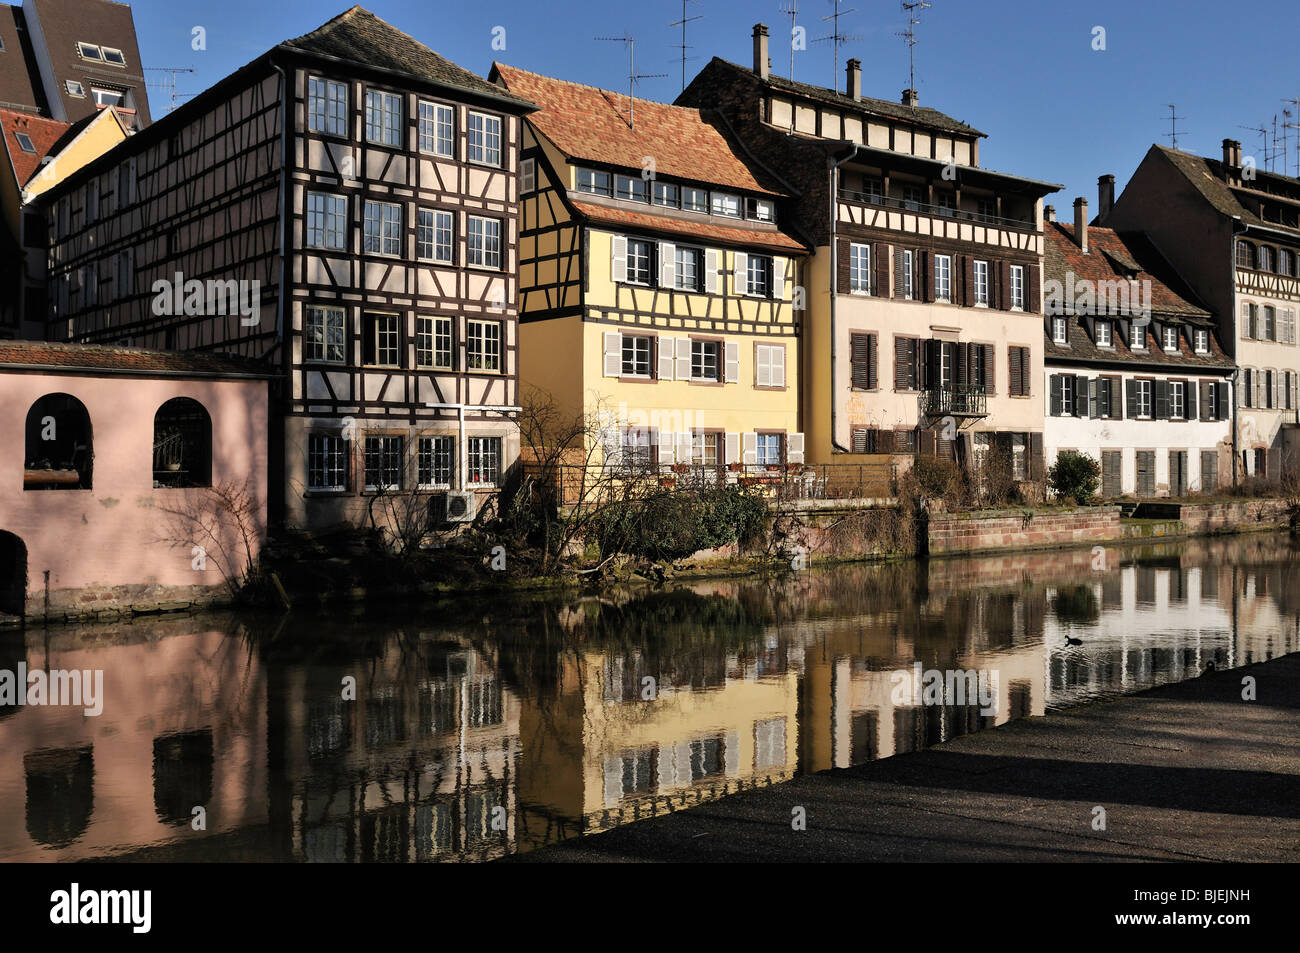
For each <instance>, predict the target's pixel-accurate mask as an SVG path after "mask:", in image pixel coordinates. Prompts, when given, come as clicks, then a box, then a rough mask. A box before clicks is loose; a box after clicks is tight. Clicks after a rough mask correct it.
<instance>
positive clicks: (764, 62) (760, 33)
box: [754, 23, 772, 79]
mask: <svg viewBox="0 0 1300 953" xmlns="http://www.w3.org/2000/svg"><path fill="white" fill-rule="evenodd" d="M767 37H768V33H767V24H766V23H755V24H754V72H755V73H757V74H758V75H759V77H761V78H762V79H767V78H768V77H769V76H771V75H772V61H771V60H770V59H769V58H768V55H767Z"/></svg>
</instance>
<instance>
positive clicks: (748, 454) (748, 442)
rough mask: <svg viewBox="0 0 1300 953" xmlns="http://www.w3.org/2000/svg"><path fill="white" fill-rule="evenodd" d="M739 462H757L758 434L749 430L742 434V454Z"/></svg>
mask: <svg viewBox="0 0 1300 953" xmlns="http://www.w3.org/2000/svg"><path fill="white" fill-rule="evenodd" d="M741 463H758V434H756V433H752V432H751V433H747V434H745V435H744V456H743V457H742V458H741Z"/></svg>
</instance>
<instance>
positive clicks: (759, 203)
mask: <svg viewBox="0 0 1300 953" xmlns="http://www.w3.org/2000/svg"><path fill="white" fill-rule="evenodd" d="M745 217H746V218H749V219H752V220H753V221H755V222H774V221H776V203H775V202H772V201H771V200H769V199H745Z"/></svg>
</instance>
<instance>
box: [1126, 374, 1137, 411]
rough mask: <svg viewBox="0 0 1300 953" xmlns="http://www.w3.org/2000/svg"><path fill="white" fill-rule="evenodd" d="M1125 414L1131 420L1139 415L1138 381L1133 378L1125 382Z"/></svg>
mask: <svg viewBox="0 0 1300 953" xmlns="http://www.w3.org/2000/svg"><path fill="white" fill-rule="evenodd" d="M1124 416H1125V417H1127V418H1128V419H1129V420H1132V419H1134V418H1135V417H1137V382H1136V381H1134V380H1132V379H1131V378H1130V379H1129V380H1126V381H1125V382H1124Z"/></svg>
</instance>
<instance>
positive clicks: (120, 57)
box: [99, 46, 126, 66]
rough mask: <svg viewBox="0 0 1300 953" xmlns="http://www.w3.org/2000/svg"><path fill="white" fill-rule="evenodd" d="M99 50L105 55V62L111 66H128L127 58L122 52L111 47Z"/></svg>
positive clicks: (103, 47)
mask: <svg viewBox="0 0 1300 953" xmlns="http://www.w3.org/2000/svg"><path fill="white" fill-rule="evenodd" d="M99 49H100V52H101V53H103V54H104V62H105V63H107V64H108V65H109V66H125V65H126V56H125V54H123V52H122V51H121V50H118V49H114V48H113V47H111V46H101V47H100V48H99Z"/></svg>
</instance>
